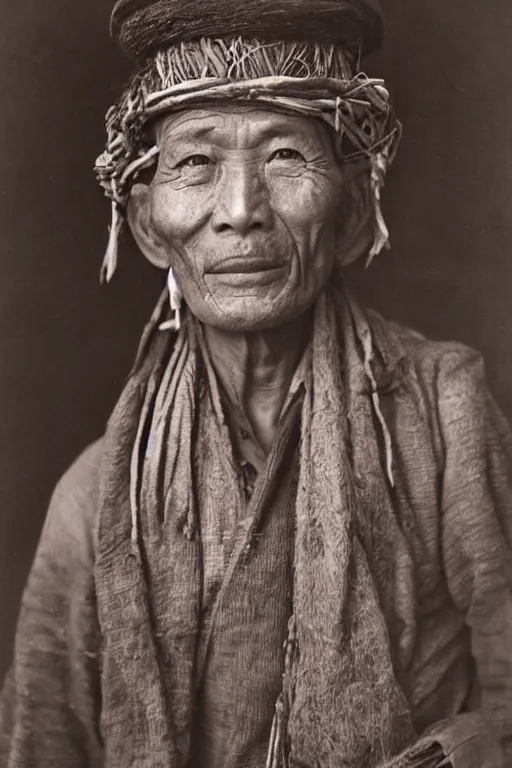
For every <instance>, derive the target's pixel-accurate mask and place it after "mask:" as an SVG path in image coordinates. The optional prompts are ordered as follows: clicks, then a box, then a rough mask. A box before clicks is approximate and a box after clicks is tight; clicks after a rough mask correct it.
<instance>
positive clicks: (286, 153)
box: [269, 148, 305, 162]
mask: <svg viewBox="0 0 512 768" xmlns="http://www.w3.org/2000/svg"><path fill="white" fill-rule="evenodd" d="M272 160H299V161H300V162H305V159H304V157H303V155H301V153H300V152H298V151H297V150H296V149H289V148H284V149H277V150H276V151H275V152H273V153H272V155H271V156H270V158H269V162H272Z"/></svg>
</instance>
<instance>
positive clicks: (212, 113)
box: [154, 103, 336, 151]
mask: <svg viewBox="0 0 512 768" xmlns="http://www.w3.org/2000/svg"><path fill="white" fill-rule="evenodd" d="M154 133H155V139H156V143H157V145H158V147H159V148H160V150H161V151H162V150H164V149H165V148H166V146H168V145H170V144H173V143H176V142H194V141H202V142H208V141H210V142H212V143H217V144H221V145H226V146H228V147H229V146H233V148H235V147H238V148H251V147H257V146H258V145H261V144H264V143H266V142H268V141H271V140H273V139H278V138H279V139H283V140H289V141H290V142H300V143H304V144H318V145H319V146H321V147H323V148H325V149H332V148H333V147H334V144H335V138H336V137H335V132H334V131H333V130H332V129H331V128H330V126H329V125H327V124H326V123H325V121H323V120H320V119H319V118H315V117H309V116H308V117H306V116H301V115H297V114H293V113H291V112H286V110H284V109H275V108H273V107H270V106H268V107H267V106H265V105H260V104H258V105H254V104H230V103H219V104H215V105H212V104H205V105H203V106H200V107H194V108H189V109H184V110H181V111H180V112H175V113H171V114H167V115H163V116H161V117H160V118H159V119H158V120H157V121H155V124H154Z"/></svg>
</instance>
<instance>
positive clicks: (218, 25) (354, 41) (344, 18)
mask: <svg viewBox="0 0 512 768" xmlns="http://www.w3.org/2000/svg"><path fill="white" fill-rule="evenodd" d="M111 34H112V37H113V38H114V40H115V41H116V42H117V43H118V45H119V46H120V48H121V49H122V50H123V52H124V53H125V54H127V55H128V56H129V57H131V58H133V59H136V60H138V61H140V62H143V61H144V60H145V59H146V58H147V57H149V56H150V55H151V54H153V53H154V52H155V51H157V50H159V49H163V48H165V47H168V46H169V45H176V44H180V43H183V42H187V41H190V40H198V39H200V38H201V37H211V38H216V37H222V38H230V37H239V36H241V37H246V38H247V39H251V40H252V39H254V38H257V39H260V40H263V41H266V42H268V41H275V40H283V41H293V42H309V41H311V42H314V43H319V44H322V45H335V46H341V47H344V48H348V49H349V50H353V51H355V52H361V53H362V54H363V55H366V54H370V53H372V52H373V51H375V50H376V49H377V48H378V47H379V46H380V44H381V42H382V39H383V37H384V20H383V15H382V11H381V9H380V6H379V4H378V2H377V0H200V1H198V0H118V2H117V3H116V5H115V7H114V10H113V12H112V18H111Z"/></svg>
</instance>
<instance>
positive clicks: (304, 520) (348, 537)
mask: <svg viewBox="0 0 512 768" xmlns="http://www.w3.org/2000/svg"><path fill="white" fill-rule="evenodd" d="M333 312H334V310H333V307H332V300H331V299H330V298H329V297H328V296H327V295H325V296H322V297H321V298H320V299H319V301H318V304H317V309H316V317H315V322H314V331H313V338H312V342H311V343H312V362H311V370H310V372H309V379H310V381H309V385H307V387H306V392H307V393H309V394H307V395H306V398H305V403H304V407H303V414H302V425H301V434H302V444H301V453H300V469H299V485H298V492H297V504H296V516H295V521H296V550H295V555H294V571H295V582H294V597H293V615H294V624H295V626H296V632H295V633H294V646H296V647H294V650H293V659H292V662H291V664H290V666H289V670H288V671H289V675H287V676H285V684H284V686H283V694H282V697H280V699H279V702H278V708H277V714H279V715H281V714H282V723H280V725H279V728H278V732H280V733H281V739H278V740H277V742H276V743H274V744H272V745H271V749H270V753H271V757H272V761H273V764H275V765H279V766H280V765H281V764H282V761H281V758H280V757H279V755H281V754H285V755H288V754H289V756H290V759H292V760H297V761H299V762H302V763H303V764H306V765H308V764H312V763H313V762H314V760H315V759H318V758H320V759H321V763H322V764H323V765H324V766H325V767H326V768H335V766H338V765H339V764H340V762H341V764H343V763H346V764H347V765H351V766H353V768H367V765H368V758H369V757H371V759H372V760H373V762H374V764H375V765H377V764H378V763H379V762H381V761H382V760H384V759H387V758H389V757H390V756H392V755H393V754H396V753H397V752H399V751H400V749H401V748H403V747H405V746H406V745H407V743H409V742H410V741H411V740H412V738H413V736H414V731H413V727H412V722H411V718H410V712H409V708H408V704H407V701H406V699H405V696H404V694H403V692H402V691H401V689H400V686H399V685H398V683H397V681H396V679H395V675H394V672H393V666H392V660H391V655H390V649H389V641H388V637H387V631H386V627H385V622H384V618H383V615H382V612H381V610H380V607H379V603H378V597H377V594H376V591H375V587H374V585H373V582H372V579H371V575H370V569H369V566H368V562H367V557H366V554H365V553H364V550H363V548H362V546H361V544H360V542H359V541H358V540H357V539H356V538H354V514H355V510H356V508H357V502H356V497H355V486H354V484H353V482H352V479H351V471H350V468H349V466H348V462H347V453H346V450H345V449H344V442H345V441H346V439H347V432H346V429H347V418H346V413H345V411H344V408H345V404H346V403H347V397H346V394H345V393H344V391H343V383H342V381H343V376H342V373H341V370H340V369H339V363H338V364H336V362H335V361H336V360H338V359H339V356H338V355H337V354H336V351H337V340H336V338H337V337H336V320H335V315H334V313H333ZM198 332H199V330H198V329H197V328H196V323H195V321H193V319H192V317H191V316H189V322H188V323H186V324H185V325H184V327H183V329H182V331H181V332H180V334H179V335H178V338H177V342H176V345H175V347H174V349H173V352H172V355H171V357H170V360H169V362H168V363H167V364H166V365H165V369H164V371H163V373H162V374H161V377H160V375H159V377H158V378H156V379H155V377H154V376H153V374H152V373H150V375H149V376H148V375H147V374H144V375H143V377H142V378H139V376H138V375H135V376H134V377H133V379H132V380H131V382H130V383H129V384H128V387H127V390H126V392H125V396H123V397H122V398H121V400H120V402H119V404H118V410H117V413H115V414H114V416H113V418H112V421H111V424H110V427H109V429H108V430H107V438H106V446H107V448H106V461H105V473H104V490H103V503H102V512H101V514H100V521H99V532H98V553H97V561H96V584H97V596H98V610H99V619H100V626H101V628H102V635H103V638H104V646H103V673H102V692H103V699H102V701H103V711H102V728H103V731H104V732H105V733H108V734H109V739H108V742H107V745H106V746H107V758H108V759H109V760H110V761H113V759H114V756H115V757H116V759H117V760H119V757H120V756H121V759H122V762H123V763H124V764H129V765H133V766H137V767H139V766H140V767H142V766H149V765H151V766H162V768H163V767H164V766H168V767H169V766H171V767H173V766H180V765H183V763H184V761H185V760H186V758H187V755H188V753H189V739H190V732H191V727H192V717H193V707H194V696H193V688H194V664H195V660H196V642H197V636H198V632H199V626H200V615H199V613H200V601H201V590H200V581H201V579H200V568H201V566H200V557H201V555H200V546H201V544H200V537H199V536H198V535H197V534H198V520H197V511H196V509H195V499H194V494H193V482H192V465H191V455H192V454H191V450H192V440H193V425H194V424H195V423H196V412H197V411H196V408H197V382H198V354H197V339H196V336H197V333H198ZM345 336H347V337H348V336H350V324H348V323H346V324H345ZM160 344H161V340H160V339H157V347H158V346H159V345H160ZM347 350H348V346H347ZM153 354H154V352H152V353H150V354H149V355H148V356H147V357H146V358H145V359H144V361H143V368H144V367H145V365H147V361H148V360H150V361H151V363H150V370H151V371H152V370H154V368H155V362H156V361H159V360H161V350H159V352H158V355H157V357H156V359H155V358H154V357H153ZM333 361H334V362H333ZM158 379H160V380H158ZM148 385H149V386H148ZM134 387H136V392H137V394H136V397H137V398H139V397H141V390H142V391H144V389H145V388H147V390H148V391H147V393H146V394H144V395H143V396H142V401H141V402H140V404H139V405H137V401H135V402H134V401H133V400H132V398H133V397H134V389H133V388H134ZM155 394H156V399H155ZM150 403H154V415H153V418H152V420H151V428H150V431H149V441H148V446H147V454H146V455H147V456H148V457H149V459H148V460H147V461H146V462H142V469H141V472H140V474H139V473H136V476H135V477H133V476H132V483H131V486H132V488H133V489H135V496H136V494H137V488H138V487H139V486H140V503H139V502H138V501H137V498H135V505H134V506H135V514H136V518H135V519H134V517H133V515H132V516H130V514H129V511H130V507H129V489H130V482H128V483H127V482H126V481H127V479H128V481H129V477H127V473H128V474H129V470H130V450H131V448H132V446H133V445H134V444H135V452H134V459H133V461H132V464H131V466H132V468H133V467H135V468H137V467H139V466H140V464H141V460H140V458H139V450H140V446H139V445H138V442H137V434H143V433H144V432H145V431H146V418H145V417H144V413H145V410H146V404H147V407H148V410H149V408H150V407H151V406H150V405H149V404H150ZM218 410H219V419H220V418H221V409H220V404H219V405H218ZM141 414H142V418H141ZM127 429H130V432H129V433H126V432H125V430H127ZM224 429H227V427H226V426H224ZM374 439H375V438H374ZM213 456H214V457H215V458H216V460H217V462H218V463H219V467H218V469H217V470H214V469H213V468H212V473H213V474H215V475H217V476H218V477H219V478H221V479H222V482H219V483H218V484H216V485H215V487H214V488H212V489H211V494H212V495H213V496H214V498H215V503H216V505H217V507H218V508H219V509H220V508H226V507H229V505H230V503H231V504H232V498H233V493H234V492H235V488H236V480H235V479H234V478H233V473H231V474H230V473H229V472H228V471H227V469H226V467H225V466H224V467H223V466H222V465H223V458H222V453H221V452H219V451H216V452H214V453H213ZM133 502H134V499H133V498H132V512H133ZM258 533H259V530H258V526H257V523H256V522H254V523H251V525H250V526H249V529H248V531H247V547H246V549H247V550H250V549H251V547H252V546H253V544H254V542H255V541H256V540H257V538H256V537H257V536H258ZM332 584H337V585H338V589H337V590H336V591H333V590H332V589H329V585H332ZM171 606H172V608H171ZM121 618H122V626H121V622H120V619H121ZM349 637H350V643H348V641H347V638H349ZM128 666H129V667H130V669H131V672H130V675H128V674H127V671H126V670H127V669H128ZM132 675H133V679H132V681H131V682H130V678H131V677H132ZM135 679H138V680H140V681H142V680H144V681H145V684H144V685H142V684H141V683H139V684H138V686H137V687H138V690H137V695H136V696H134V695H133V691H132V685H133V683H134V681H135ZM342 680H343V681H344V683H345V684H343V685H342V684H341V681H342ZM178 692H180V694H181V695H177V694H178ZM326 696H327V698H326ZM121 701H124V702H125V703H124V706H123V707H122V708H121V709H120V708H119V702H121ZM318 712H322V717H321V718H318ZM149 714H150V715H151V717H149ZM286 759H287V758H286Z"/></svg>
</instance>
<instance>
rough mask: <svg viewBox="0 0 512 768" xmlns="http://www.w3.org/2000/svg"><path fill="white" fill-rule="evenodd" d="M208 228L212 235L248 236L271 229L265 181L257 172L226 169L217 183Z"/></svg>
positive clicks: (244, 167) (247, 168)
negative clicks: (210, 223)
mask: <svg viewBox="0 0 512 768" xmlns="http://www.w3.org/2000/svg"><path fill="white" fill-rule="evenodd" d="M215 194H216V207H215V213H214V215H213V216H212V226H213V229H214V231H215V232H216V233H218V234H220V233H229V232H232V233H236V234H238V235H241V236H245V235H248V234H249V232H252V231H255V230H268V229H269V228H270V227H271V226H272V220H273V216H272V209H271V206H270V201H269V196H268V189H267V186H266V184H265V180H264V179H263V178H261V176H260V173H259V172H258V169H257V168H255V167H254V166H252V165H249V164H244V165H237V166H236V167H231V168H226V169H225V171H224V173H223V175H222V178H221V179H220V180H219V184H218V188H217V189H216V191H215Z"/></svg>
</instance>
